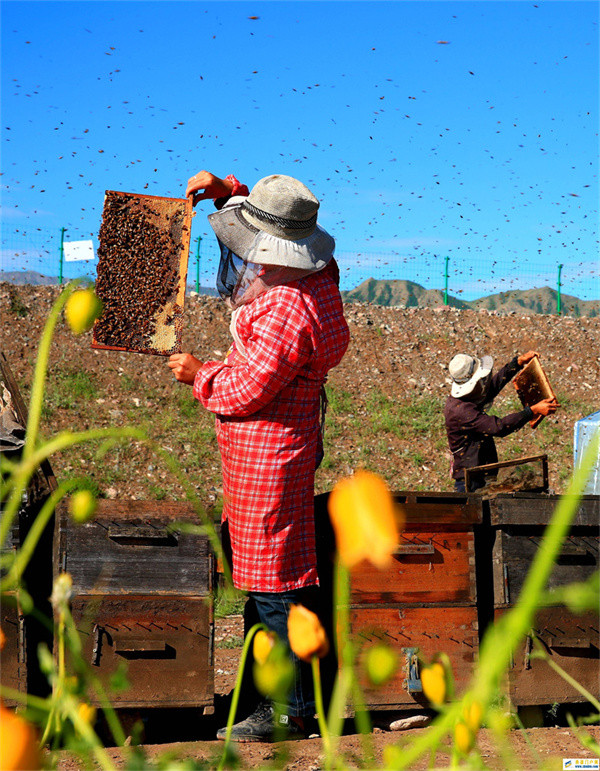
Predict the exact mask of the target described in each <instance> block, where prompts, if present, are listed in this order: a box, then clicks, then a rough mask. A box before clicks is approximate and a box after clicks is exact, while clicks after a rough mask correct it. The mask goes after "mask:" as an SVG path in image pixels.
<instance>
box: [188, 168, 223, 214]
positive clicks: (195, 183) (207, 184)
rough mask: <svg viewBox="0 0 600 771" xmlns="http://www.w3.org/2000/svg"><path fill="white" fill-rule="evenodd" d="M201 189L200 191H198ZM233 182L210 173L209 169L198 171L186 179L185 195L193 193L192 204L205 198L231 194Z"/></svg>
mask: <svg viewBox="0 0 600 771" xmlns="http://www.w3.org/2000/svg"><path fill="white" fill-rule="evenodd" d="M199 190H202V192H201V193H199V192H198V191H199ZM232 190H233V182H231V181H230V180H229V179H220V178H219V177H215V175H214V174H211V173H210V171H199V172H198V173H197V174H194V176H193V177H190V178H189V179H188V183H187V188H186V190H185V197H186V198H187V197H188V195H192V193H193V194H194V200H193V205H194V206H195V205H196V204H197V203H198V201H203V200H204V199H206V198H223V197H224V196H227V195H231V191H232Z"/></svg>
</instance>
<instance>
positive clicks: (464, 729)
mask: <svg viewBox="0 0 600 771" xmlns="http://www.w3.org/2000/svg"><path fill="white" fill-rule="evenodd" d="M454 744H455V745H456V749H457V750H458V751H459V752H462V754H463V755H467V754H468V753H469V752H471V750H472V749H473V745H474V744H475V734H474V733H473V732H472V731H471V729H470V728H469V727H468V726H467V725H466V724H465V723H463V722H462V721H459V722H458V723H457V724H456V725H455V726H454Z"/></svg>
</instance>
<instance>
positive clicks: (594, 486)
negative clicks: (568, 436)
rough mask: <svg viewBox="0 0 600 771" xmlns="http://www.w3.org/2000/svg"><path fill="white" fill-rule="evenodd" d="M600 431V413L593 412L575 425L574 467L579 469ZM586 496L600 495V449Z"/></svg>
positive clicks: (585, 492) (585, 491) (585, 490)
mask: <svg viewBox="0 0 600 771" xmlns="http://www.w3.org/2000/svg"><path fill="white" fill-rule="evenodd" d="M597 431H600V412H593V413H592V414H591V415H588V416H587V417H586V418H581V420H578V421H577V422H576V423H575V431H574V437H573V466H574V468H578V467H579V466H580V464H581V459H582V458H583V456H584V454H585V451H586V449H587V448H588V446H589V444H590V442H591V441H592V437H593V436H594V434H595V433H596V432H597ZM583 493H584V495H600V449H599V450H598V455H597V457H596V462H595V463H594V468H593V469H592V473H591V474H590V476H589V478H588V483H587V486H586V488H585V489H584V491H583Z"/></svg>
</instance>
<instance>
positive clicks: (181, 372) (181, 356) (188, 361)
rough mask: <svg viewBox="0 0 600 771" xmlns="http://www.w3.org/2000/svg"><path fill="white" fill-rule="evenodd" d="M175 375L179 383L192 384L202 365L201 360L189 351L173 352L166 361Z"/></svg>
mask: <svg viewBox="0 0 600 771" xmlns="http://www.w3.org/2000/svg"><path fill="white" fill-rule="evenodd" d="M167 364H168V365H169V367H170V368H171V371H172V373H173V375H174V377H175V380H179V382H180V383H187V385H194V380H195V379H196V374H197V373H198V370H199V369H200V367H201V366H202V362H201V361H199V360H198V359H196V358H195V357H194V356H192V354H191V353H174V354H172V355H171V356H169V361H168V362H167Z"/></svg>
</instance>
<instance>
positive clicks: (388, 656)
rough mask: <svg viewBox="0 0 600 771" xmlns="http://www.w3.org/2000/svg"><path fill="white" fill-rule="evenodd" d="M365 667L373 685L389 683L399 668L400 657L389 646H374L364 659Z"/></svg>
mask: <svg viewBox="0 0 600 771" xmlns="http://www.w3.org/2000/svg"><path fill="white" fill-rule="evenodd" d="M364 666H365V671H366V673H367V677H368V678H369V682H370V683H371V684H372V685H375V686H379V685H383V684H384V683H387V682H388V681H389V680H391V678H392V677H393V676H394V673H395V672H396V669H397V668H398V656H397V655H396V652H395V651H393V650H392V649H391V648H390V647H389V646H388V645H382V644H378V645H372V646H371V647H370V648H369V649H368V650H367V652H366V653H365V657H364Z"/></svg>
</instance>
